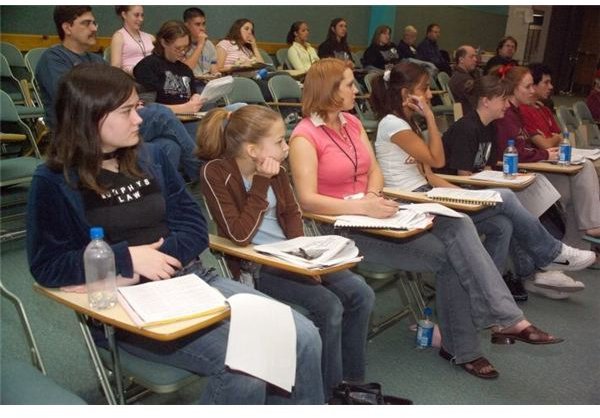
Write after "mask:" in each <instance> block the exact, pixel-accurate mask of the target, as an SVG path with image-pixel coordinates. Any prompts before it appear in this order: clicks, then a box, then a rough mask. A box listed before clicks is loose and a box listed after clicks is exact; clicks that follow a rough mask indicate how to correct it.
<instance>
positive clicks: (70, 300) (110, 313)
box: [33, 283, 230, 341]
mask: <svg viewBox="0 0 600 418" xmlns="http://www.w3.org/2000/svg"><path fill="white" fill-rule="evenodd" d="M33 288H34V289H35V290H36V291H37V292H39V293H41V294H42V295H44V296H47V297H49V298H50V299H53V300H55V301H56V302H58V303H61V304H63V305H65V306H66V307H68V308H71V309H73V310H74V311H75V312H77V313H80V314H84V315H87V316H89V317H91V318H95V319H97V320H99V321H101V322H103V323H105V324H109V325H112V326H114V327H115V328H119V329H123V330H126V331H129V332H131V333H134V334H138V335H142V336H144V337H148V338H152V339H153V340H159V341H171V340H175V339H177V338H181V337H184V336H186V335H189V334H191V333H193V332H196V331H199V330H201V329H203V328H207V327H209V326H211V325H213V324H215V323H217V322H219V321H222V320H223V319H225V318H228V317H229V314H230V312H229V310H227V311H225V312H219V313H216V314H213V315H207V316H204V317H201V318H193V319H187V320H183V321H178V322H173V323H170V324H165V325H157V326H154V327H148V328H140V327H138V326H137V325H136V324H135V323H134V322H133V321H132V320H131V318H130V317H129V315H127V312H126V311H125V309H123V307H122V306H121V305H120V304H117V305H116V306H115V307H114V308H111V309H106V310H102V311H98V310H93V309H90V307H89V305H88V299H87V293H74V292H65V291H62V290H60V289H50V288H47V287H43V286H40V285H38V284H37V283H35V284H34V285H33Z"/></svg>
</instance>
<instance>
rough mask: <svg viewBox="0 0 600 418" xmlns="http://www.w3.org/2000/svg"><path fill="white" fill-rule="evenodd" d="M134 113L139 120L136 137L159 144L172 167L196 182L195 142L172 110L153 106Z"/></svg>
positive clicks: (161, 106)
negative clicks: (138, 130)
mask: <svg viewBox="0 0 600 418" xmlns="http://www.w3.org/2000/svg"><path fill="white" fill-rule="evenodd" d="M138 113H139V115H140V117H141V118H142V119H143V122H142V124H141V126H140V136H141V137H142V138H143V139H144V141H146V142H154V143H157V144H159V146H160V147H161V149H163V151H164V152H165V154H166V155H167V157H168V158H169V161H170V162H171V164H173V167H175V168H181V170H182V171H183V173H184V174H186V175H187V176H188V177H189V178H190V180H192V181H195V180H198V178H199V176H200V160H199V159H198V158H197V157H196V154H195V152H196V141H195V139H194V136H190V134H189V132H188V130H187V129H186V128H185V126H183V124H182V123H181V122H180V121H179V119H177V117H176V116H175V114H174V113H173V111H172V110H171V109H169V108H168V107H166V106H163V105H161V104H157V103H153V104H149V105H146V106H144V107H142V108H141V109H140V110H139V111H138Z"/></svg>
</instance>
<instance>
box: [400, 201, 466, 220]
mask: <svg viewBox="0 0 600 418" xmlns="http://www.w3.org/2000/svg"><path fill="white" fill-rule="evenodd" d="M400 209H406V210H411V211H413V212H417V213H431V214H434V215H443V216H448V217H450V218H462V217H463V216H464V215H463V214H462V213H459V212H457V211H455V210H453V209H450V208H448V207H446V206H444V205H440V204H439V203H409V204H407V205H400Z"/></svg>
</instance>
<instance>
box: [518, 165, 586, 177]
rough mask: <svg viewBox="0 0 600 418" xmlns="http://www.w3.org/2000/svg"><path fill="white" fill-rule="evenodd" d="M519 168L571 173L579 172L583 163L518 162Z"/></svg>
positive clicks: (543, 171)
mask: <svg viewBox="0 0 600 418" xmlns="http://www.w3.org/2000/svg"><path fill="white" fill-rule="evenodd" d="M519 168H520V169H523V170H527V171H536V172H540V173H558V174H568V175H573V174H577V173H579V171H580V170H581V169H582V168H583V164H573V165H559V164H551V163H542V162H537V163H519Z"/></svg>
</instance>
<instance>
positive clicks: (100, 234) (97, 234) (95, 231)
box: [90, 226, 104, 239]
mask: <svg viewBox="0 0 600 418" xmlns="http://www.w3.org/2000/svg"><path fill="white" fill-rule="evenodd" d="M102 238H104V229H103V228H102V227H101V226H93V227H91V228H90V239H102Z"/></svg>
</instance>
